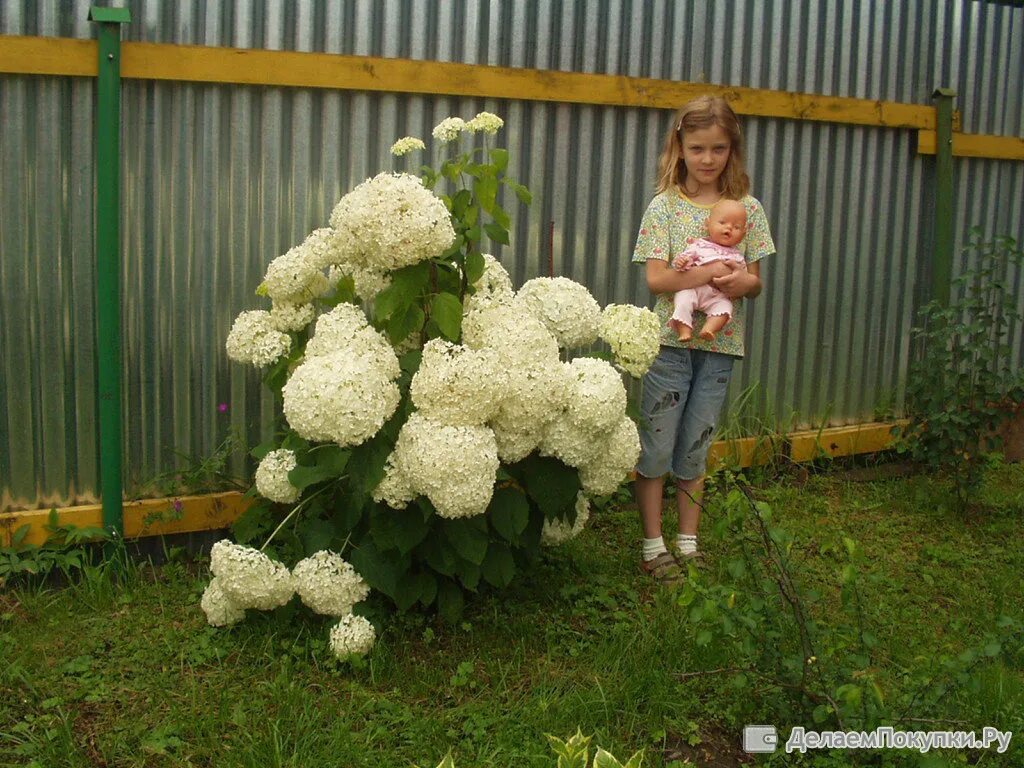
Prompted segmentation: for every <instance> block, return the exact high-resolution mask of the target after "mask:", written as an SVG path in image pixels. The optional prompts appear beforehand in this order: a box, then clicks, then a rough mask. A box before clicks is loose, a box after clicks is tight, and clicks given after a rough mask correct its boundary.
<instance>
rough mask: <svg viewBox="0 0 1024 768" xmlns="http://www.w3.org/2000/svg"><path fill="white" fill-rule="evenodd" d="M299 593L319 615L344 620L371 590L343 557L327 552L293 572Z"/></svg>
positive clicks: (300, 562)
mask: <svg viewBox="0 0 1024 768" xmlns="http://www.w3.org/2000/svg"><path fill="white" fill-rule="evenodd" d="M292 577H293V578H294V579H295V591H296V592H298V594H299V597H300V598H302V602H304V603H305V604H306V605H308V606H309V607H310V608H312V609H313V610H314V611H316V612H317V613H323V614H326V615H328V616H344V615H345V614H348V613H352V606H353V605H355V604H356V603H358V602H360V601H362V600H365V599H366V597H367V595H369V594H370V588H369V587H368V586H367V585H366V582H365V581H363V579H362V577H361V576H360V575H359V574H358V573H356V570H355V568H353V567H352V566H351V565H350V564H349V563H347V562H345V560H343V559H342V557H341V555H337V554H335V553H333V552H329V551H327V550H323V551H321V552H317V553H316V554H314V555H311V556H309V557H307V558H306V559H305V560H301V561H299V563H297V564H296V566H295V567H294V568H293V569H292Z"/></svg>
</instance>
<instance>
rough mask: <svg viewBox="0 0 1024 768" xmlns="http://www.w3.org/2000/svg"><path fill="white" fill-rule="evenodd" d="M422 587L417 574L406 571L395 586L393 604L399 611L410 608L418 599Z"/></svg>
mask: <svg viewBox="0 0 1024 768" xmlns="http://www.w3.org/2000/svg"><path fill="white" fill-rule="evenodd" d="M421 594H422V587H421V582H420V579H419V576H418V575H417V574H414V573H406V574H404V575H403V576H402V577H401V578H400V579H399V580H398V584H397V585H396V586H395V595H394V600H395V605H396V606H397V607H398V610H400V611H407V610H409V609H410V608H412V607H413V606H414V605H415V604H416V601H417V600H419V599H420V595H421Z"/></svg>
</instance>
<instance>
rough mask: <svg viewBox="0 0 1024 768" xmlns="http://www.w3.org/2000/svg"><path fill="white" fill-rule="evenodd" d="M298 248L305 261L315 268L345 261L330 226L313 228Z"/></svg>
mask: <svg viewBox="0 0 1024 768" xmlns="http://www.w3.org/2000/svg"><path fill="white" fill-rule="evenodd" d="M299 248H300V249H301V250H302V253H303V254H304V256H305V259H306V263H307V264H309V265H310V266H312V267H313V268H314V269H316V270H322V269H326V268H327V267H330V266H331V265H332V264H341V263H342V262H344V261H345V255H344V254H343V253H342V252H341V250H340V243H339V242H338V238H337V236H336V235H335V234H334V230H333V229H331V228H330V227H320V229H314V230H313V231H312V232H310V233H309V234H308V235H307V236H306V239H305V240H303V241H302V245H301V246H299Z"/></svg>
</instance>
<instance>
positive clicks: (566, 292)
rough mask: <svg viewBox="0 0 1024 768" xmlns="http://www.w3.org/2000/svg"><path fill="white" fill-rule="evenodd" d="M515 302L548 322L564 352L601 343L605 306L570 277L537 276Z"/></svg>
mask: <svg viewBox="0 0 1024 768" xmlns="http://www.w3.org/2000/svg"><path fill="white" fill-rule="evenodd" d="M515 300H516V303H517V304H522V306H523V307H525V308H526V309H527V310H528V311H529V312H530V313H531V314H532V315H533V316H534V317H536V318H537V319H538V320H540V321H541V322H542V323H544V327H545V328H547V329H548V331H550V332H551V334H552V335H553V336H554V337H555V339H556V340H557V341H558V346H559V347H562V348H563V349H575V348H577V347H582V346H584V345H586V344H592V343H593V342H594V341H596V340H597V330H598V323H599V322H600V320H601V307H600V306H599V305H598V303H597V301H596V300H595V299H594V297H593V296H591V295H590V291H588V290H587V289H586V287H585V286H582V285H580V284H579V283H577V282H574V281H573V280H570V279H569V278H567V277H535V278H534V279H533V280H529V281H527V282H526V283H524V284H523V287H522V288H520V289H519V292H518V293H516V299H515Z"/></svg>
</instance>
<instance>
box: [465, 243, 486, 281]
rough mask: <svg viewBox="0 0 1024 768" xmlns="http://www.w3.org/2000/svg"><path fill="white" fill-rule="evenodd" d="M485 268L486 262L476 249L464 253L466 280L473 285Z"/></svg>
mask: <svg viewBox="0 0 1024 768" xmlns="http://www.w3.org/2000/svg"><path fill="white" fill-rule="evenodd" d="M486 268H487V262H486V261H485V260H484V256H483V254H482V253H479V252H478V251H472V252H470V253H469V254H467V255H466V282H467V283H469V284H470V285H473V284H474V283H475V282H476V281H477V280H479V279H480V278H481V277H483V274H484V270H485V269H486Z"/></svg>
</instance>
